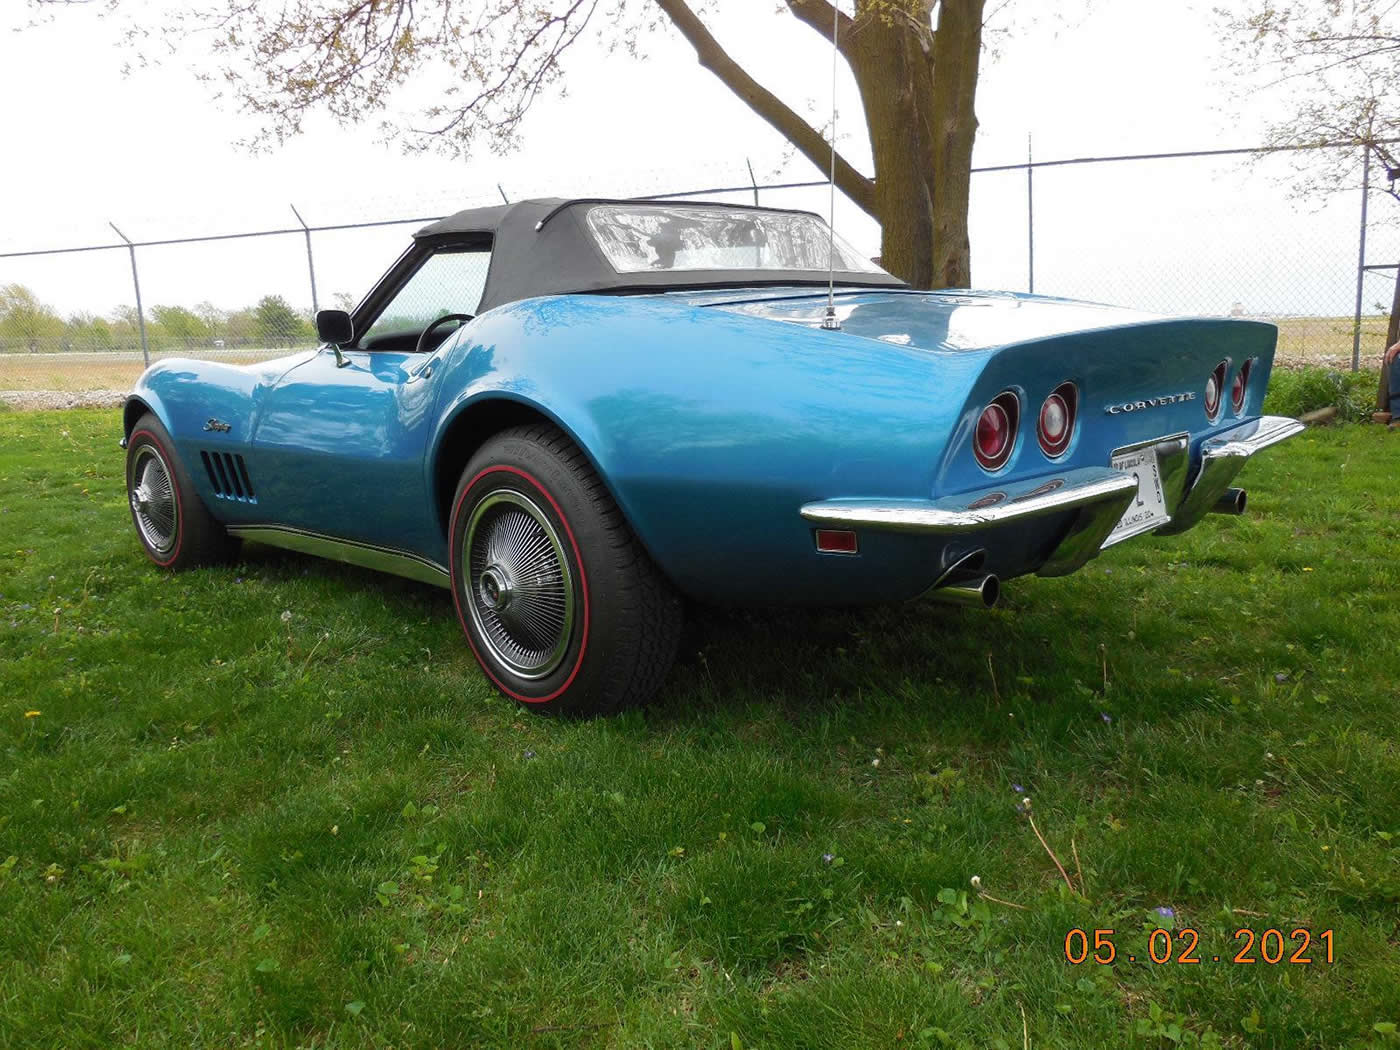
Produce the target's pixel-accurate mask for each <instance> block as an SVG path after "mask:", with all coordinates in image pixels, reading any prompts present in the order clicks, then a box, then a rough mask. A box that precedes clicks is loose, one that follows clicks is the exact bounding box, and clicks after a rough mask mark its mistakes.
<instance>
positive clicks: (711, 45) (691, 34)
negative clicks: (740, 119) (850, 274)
mask: <svg viewBox="0 0 1400 1050" xmlns="http://www.w3.org/2000/svg"><path fill="white" fill-rule="evenodd" d="M656 4H657V6H658V7H660V8H661V9H662V10H663V11H665V12H666V15H667V17H668V18H670V19H671V22H672V23H673V24H674V25H675V27H676V28H677V29H678V30H679V31H680V33H681V35H682V36H684V37H685V38H686V40H688V41H689V42H690V44H691V46H692V47H694V48H695V54H696V57H697V58H698V59H699V61H700V65H701V66H703V67H704V68H706V69H708V70H709V71H710V72H711V73H713V74H714V75H715V76H717V77H719V79H720V80H721V81H722V82H723V83H724V85H725V86H726V87H727V88H729V90H731V91H733V92H734V94H736V95H738V96H739V98H740V99H742V100H743V101H744V102H745V103H746V104H747V105H748V107H749V108H750V109H752V110H753V111H754V112H755V113H757V114H758V115H759V116H760V117H762V118H763V119H764V120H766V121H767V122H768V123H769V124H771V125H772V126H773V128H774V129H776V130H777V131H778V133H779V134H781V135H782V136H783V137H784V138H786V139H787V140H788V141H789V142H791V143H792V144H793V145H794V146H796V147H797V149H798V151H799V152H801V153H802V155H803V156H804V157H806V158H807V159H808V160H810V161H811V162H812V163H813V164H815V165H816V166H817V167H818V168H821V169H822V170H826V168H827V166H828V165H829V164H830V163H831V143H829V142H828V141H827V140H826V139H825V138H823V137H822V135H821V132H819V131H817V129H816V128H814V127H812V126H811V125H810V124H808V123H807V121H805V120H803V119H802V117H801V116H800V115H799V114H798V113H797V111H796V110H794V109H793V108H792V107H791V106H789V105H788V104H787V103H786V102H784V101H783V100H782V99H780V98H778V96H777V95H775V94H773V92H771V91H769V90H768V89H767V88H765V87H764V86H763V85H762V84H760V83H759V82H758V81H756V80H754V78H753V77H751V76H750V75H749V74H748V73H747V72H746V71H745V70H744V69H743V68H742V67H741V66H740V65H739V63H737V62H735V61H734V60H733V59H732V58H730V57H729V54H728V52H726V51H725V50H724V48H723V47H721V46H720V44H719V41H717V40H716V39H715V38H714V36H713V35H712V34H711V33H710V31H709V30H708V29H707V28H705V25H704V23H702V22H701V21H700V19H699V18H698V17H697V16H696V14H695V12H694V11H692V10H691V9H690V7H689V6H687V5H686V3H685V2H684V0H656ZM836 185H837V187H838V188H840V190H841V192H842V193H844V194H846V196H848V197H850V198H851V200H853V201H855V202H856V204H858V205H860V207H861V208H862V209H863V210H864V211H866V212H867V213H869V214H870V215H873V216H875V217H876V218H878V217H879V216H878V215H876V210H875V182H874V180H873V179H870V178H867V177H866V176H865V175H862V174H861V173H860V172H859V171H858V170H857V169H856V168H855V166H854V165H852V164H851V163H850V162H849V161H848V160H846V158H844V157H842V156H841V155H840V154H837V157H836Z"/></svg>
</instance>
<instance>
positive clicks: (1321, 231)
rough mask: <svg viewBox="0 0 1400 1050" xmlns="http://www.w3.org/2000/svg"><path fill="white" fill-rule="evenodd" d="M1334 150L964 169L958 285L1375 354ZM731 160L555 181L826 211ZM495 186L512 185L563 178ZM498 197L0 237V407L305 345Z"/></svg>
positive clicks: (814, 194)
mask: <svg viewBox="0 0 1400 1050" xmlns="http://www.w3.org/2000/svg"><path fill="white" fill-rule="evenodd" d="M1334 148H1335V149H1345V150H1347V151H1349V153H1350V154H1354V156H1355V166H1356V171H1357V180H1356V185H1355V187H1354V188H1353V189H1352V190H1351V191H1349V192H1347V193H1346V194H1341V195H1330V196H1318V197H1312V198H1299V197H1297V196H1296V195H1295V194H1294V193H1293V192H1292V191H1291V190H1290V186H1292V185H1293V184H1294V183H1293V182H1292V181H1291V179H1292V175H1293V173H1294V172H1295V170H1296V168H1297V166H1298V165H1297V162H1296V161H1297V158H1296V157H1289V156H1287V155H1281V154H1278V153H1269V152H1266V151H1260V150H1249V149H1240V150H1216V151H1208V152H1203V153H1189V154H1182V153H1174V154H1157V155H1150V156H1133V157H1098V158H1071V159H1057V160H1050V161H1034V160H1031V159H1029V158H1028V160H1027V161H1026V162H1025V163H1021V164H1014V165H1004V166H995V167H989V168H981V169H979V170H977V172H976V173H975V175H974V178H973V192H972V205H971V212H970V226H971V232H972V243H973V274H974V276H975V279H976V284H977V286H978V287H982V288H1000V289H1008V290H1013V291H1034V292H1036V293H1041V294H1049V295H1059V296H1065V297H1068V298H1077V299H1088V300H1092V301H1097V302H1109V303H1117V304H1122V305H1128V306H1133V307H1136V308H1139V309H1144V310H1149V311H1155V312H1160V313H1166V314H1193V315H1209V316H1239V317H1250V318H1258V319H1263V320H1268V321H1271V322H1273V323H1275V324H1277V325H1278V326H1279V331H1280V340H1279V347H1280V360H1281V361H1282V362H1284V363H1286V364H1296V363H1315V364H1322V365H1326V366H1330V367H1334V368H1351V367H1354V366H1355V365H1356V364H1362V365H1373V364H1374V362H1375V361H1376V360H1378V359H1379V355H1380V354H1381V352H1382V351H1383V349H1384V343H1385V333H1386V326H1387V315H1388V313H1389V310H1390V304H1391V300H1392V296H1393V292H1394V281H1395V274H1396V271H1395V268H1394V266H1388V265H1386V264H1388V263H1390V262H1391V261H1392V260H1395V259H1397V258H1400V223H1397V219H1400V202H1397V201H1396V200H1395V199H1393V198H1392V197H1390V196H1387V195H1385V194H1384V193H1383V192H1381V191H1382V189H1383V187H1382V186H1380V185H1369V186H1368V187H1367V189H1368V190H1369V191H1370V196H1371V200H1372V207H1371V209H1370V213H1369V216H1368V217H1367V222H1366V225H1365V230H1366V236H1367V244H1366V248H1365V253H1364V254H1359V248H1360V244H1359V242H1360V240H1361V233H1362V229H1363V225H1362V215H1361V201H1362V197H1363V189H1362V183H1363V164H1362V154H1361V150H1360V149H1359V148H1357V147H1334ZM735 167H736V168H737V170H738V171H740V172H743V173H744V174H743V176H742V177H741V178H739V179H735V180H734V181H733V182H730V183H728V184H719V185H711V186H704V187H698V188H695V189H690V190H684V191H679V192H676V191H672V192H665V193H660V194H657V193H648V192H647V191H648V190H649V189H654V186H653V187H647V186H628V187H619V186H617V185H612V186H610V187H603V186H587V187H584V186H577V185H575V186H571V187H569V189H570V190H571V191H572V192H575V193H578V194H580V195H582V194H583V193H586V192H593V193H599V194H600V195H607V194H609V193H611V194H612V195H629V196H633V195H635V196H643V195H646V196H666V197H677V198H706V199H717V200H733V201H740V202H744V203H754V202H758V203H761V204H767V205H773V206H777V207H792V208H806V209H809V210H812V211H816V212H818V213H821V214H825V212H826V210H827V206H828V202H827V188H826V184H825V182H824V181H821V180H809V181H789V182H768V183H759V182H757V181H756V180H755V179H754V178H753V176H752V166H751V165H749V164H747V163H745V164H744V165H742V166H738V165H736V166H735ZM1370 174H1371V173H1369V171H1367V173H1366V174H1365V178H1367V179H1369V178H1370ZM1379 174H1380V176H1381V180H1382V181H1383V180H1384V176H1385V174H1386V173H1379ZM649 178H651V179H655V180H656V182H657V183H658V184H664V183H663V180H661V179H660V178H659V177H658V176H656V175H654V174H653V175H652V176H650V177H649ZM672 185H673V186H674V185H675V183H674V182H673V183H672ZM1392 188H1393V187H1392ZM513 189H514V191H515V192H514V196H515V197H518V198H523V197H529V196H547V195H552V194H557V193H558V192H559V191H560V189H561V187H558V186H543V185H542V186H540V187H515V188H513ZM505 197H506V191H505V190H503V189H501V188H499V187H496V188H494V192H493V193H492V195H491V196H489V197H488V196H485V195H481V194H478V195H476V199H471V197H470V195H468V199H462V200H450V199H449V195H447V194H444V193H437V194H435V195H433V196H431V197H430V196H426V195H425V196H424V197H423V198H422V199H420V200H418V201H412V202H407V203H404V202H398V203H400V204H402V205H403V210H402V211H401V212H400V213H399V215H400V217H389V218H385V217H382V216H372V215H367V216H363V217H362V218H356V219H354V220H352V221H344V222H339V223H330V224H308V223H307V222H305V221H304V220H303V219H302V214H303V211H302V210H299V209H297V208H296V207H295V206H293V207H292V208H291V209H289V211H288V213H287V219H288V220H289V221H287V222H285V223H281V224H278V223H270V224H268V226H267V227H266V228H263V229H257V230H248V231H244V232H228V231H219V232H217V233H210V234H207V235H204V234H197V235H189V236H176V237H166V238H162V239H154V240H140V239H128V238H127V236H126V234H125V233H124V232H123V231H122V230H121V229H118V228H117V227H116V226H113V227H112V232H113V236H112V237H111V238H110V239H109V240H107V241H105V242H103V243H96V244H88V245H77V246H71V247H69V246H58V245H52V246H17V245H16V246H12V245H6V244H3V243H0V400H3V401H6V402H9V403H10V404H14V405H27V406H39V407H47V406H58V405H64V404H74V403H93V402H108V401H112V400H115V399H117V398H119V397H120V396H121V395H122V394H124V393H125V391H126V390H128V389H129V388H130V387H131V385H132V383H133V382H134V381H135V379H136V378H137V376H138V375H139V374H140V372H141V371H142V369H143V368H144V367H145V366H146V364H147V362H148V361H155V360H158V359H160V358H162V357H168V356H180V357H198V358H209V359H219V360H225V361H229V362H235V363H247V362H254V361H259V360H265V359H268V358H271V357H275V356H279V355H282V354H285V353H287V352H288V351H289V350H294V349H297V348H301V347H309V346H314V345H315V333H314V329H313V325H312V317H313V315H314V311H315V309H316V308H318V307H331V306H336V307H342V308H349V307H350V306H351V305H353V302H354V301H355V300H356V299H358V297H359V295H360V294H362V293H363V292H364V291H365V290H367V289H368V288H369V287H370V285H371V284H372V283H373V281H374V280H375V279H376V278H377V277H378V276H379V275H380V274H381V273H382V272H383V271H384V270H385V269H387V268H388V266H389V264H390V263H391V262H392V261H393V260H394V259H395V258H396V257H397V256H398V255H399V253H400V252H401V251H402V250H403V249H404V247H406V245H407V243H408V237H409V235H410V234H411V232H412V231H413V230H414V229H415V228H417V227H418V226H421V225H424V224H426V223H428V222H430V221H432V220H433V219H435V218H437V217H439V216H440V215H441V214H445V213H447V212H449V211H452V210H455V209H456V208H459V207H467V206H473V205H479V204H488V203H496V202H499V201H500V200H502V199H504V198H505ZM380 206H383V205H382V204H381V205H380ZM837 226H838V228H839V229H840V230H841V232H842V234H843V236H845V237H846V238H847V239H848V240H851V241H853V242H854V243H855V244H856V245H857V246H858V247H860V248H862V249H864V250H867V251H869V252H870V253H871V254H872V255H874V254H875V253H876V252H877V251H878V244H879V231H878V228H877V227H876V226H875V224H874V223H873V222H872V221H871V220H870V219H869V218H868V217H867V216H865V215H864V214H862V213H860V212H859V211H858V210H857V209H855V208H854V206H853V205H851V204H849V202H846V201H842V202H841V204H840V206H839V208H838V212H837ZM1370 260H1379V262H1376V263H1372V262H1370ZM114 302H115V303H117V305H116V306H115V307H113V306H112V305H111V304H112V303H114Z"/></svg>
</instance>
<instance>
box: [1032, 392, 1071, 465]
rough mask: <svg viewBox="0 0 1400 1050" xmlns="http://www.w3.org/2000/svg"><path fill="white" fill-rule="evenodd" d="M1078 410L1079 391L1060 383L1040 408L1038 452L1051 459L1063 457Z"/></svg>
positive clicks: (1037, 429)
mask: <svg viewBox="0 0 1400 1050" xmlns="http://www.w3.org/2000/svg"><path fill="white" fill-rule="evenodd" d="M1078 408H1079V391H1078V389H1076V387H1075V385H1074V384H1073V383H1061V384H1060V385H1059V386H1057V387H1056V388H1055V389H1054V390H1053V391H1052V392H1051V394H1050V396H1049V397H1047V398H1046V399H1045V402H1044V404H1042V405H1041V406H1040V421H1039V423H1038V425H1037V426H1036V436H1037V437H1038V438H1039V439H1040V450H1041V451H1042V452H1044V453H1045V454H1046V455H1047V456H1049V457H1050V458H1051V459H1055V458H1057V457H1059V456H1062V455H1064V452H1065V449H1067V448H1069V439H1070V438H1071V437H1073V436H1074V422H1075V415H1076V412H1077V410H1078Z"/></svg>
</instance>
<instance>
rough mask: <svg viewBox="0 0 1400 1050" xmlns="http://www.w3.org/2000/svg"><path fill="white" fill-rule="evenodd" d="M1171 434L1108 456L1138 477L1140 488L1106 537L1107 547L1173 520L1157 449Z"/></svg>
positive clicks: (1118, 467) (1119, 468)
mask: <svg viewBox="0 0 1400 1050" xmlns="http://www.w3.org/2000/svg"><path fill="white" fill-rule="evenodd" d="M1168 440H1170V439H1169V438H1159V439H1158V440H1156V441H1151V442H1146V443H1144V444H1141V445H1135V446H1133V447H1131V448H1124V449H1119V450H1118V451H1117V452H1115V453H1113V455H1112V456H1111V457H1110V458H1109V466H1111V467H1112V468H1113V469H1114V470H1117V471H1121V472H1122V473H1124V474H1131V475H1133V476H1134V477H1136V478H1137V483H1138V491H1137V495H1136V496H1134V497H1133V502H1132V503H1130V504H1128V509H1127V510H1125V511H1124V512H1123V516H1122V517H1121V518H1119V519H1118V524H1117V525H1115V526H1113V531H1112V532H1110V533H1109V534H1108V538H1107V539H1106V540H1104V541H1103V546H1104V547H1105V548H1108V547H1112V546H1113V545H1114V544H1115V543H1122V542H1123V541H1124V540H1130V539H1132V538H1133V537H1134V536H1141V535H1142V534H1143V533H1144V532H1151V531H1152V530H1153V529H1157V528H1160V527H1161V526H1163V525H1165V524H1166V523H1167V522H1169V521H1171V513H1170V512H1169V511H1168V510H1167V494H1166V489H1165V488H1164V487H1163V485H1162V464H1161V459H1160V457H1159V456H1158V455H1157V449H1158V448H1159V446H1160V445H1161V444H1162V442H1164V441H1168Z"/></svg>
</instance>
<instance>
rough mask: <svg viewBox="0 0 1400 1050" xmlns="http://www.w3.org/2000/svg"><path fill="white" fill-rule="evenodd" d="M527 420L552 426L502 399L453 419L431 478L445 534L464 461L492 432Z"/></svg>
mask: <svg viewBox="0 0 1400 1050" xmlns="http://www.w3.org/2000/svg"><path fill="white" fill-rule="evenodd" d="M530 423H549V424H551V425H553V423H554V421H553V420H551V419H550V418H549V417H548V416H546V415H545V414H544V413H542V412H539V411H536V410H535V409H533V408H531V407H530V406H529V405H523V404H521V403H520V402H519V401H508V400H505V399H503V398H497V399H494V400H491V401H483V402H481V403H479V404H477V405H474V406H472V407H471V408H469V409H467V410H466V411H464V412H462V413H461V414H460V415H459V416H458V417H457V418H456V419H454V420H453V421H452V423H451V425H450V426H449V427H448V430H447V433H446V434H444V435H443V438H442V443H441V444H440V445H439V446H438V454H437V463H436V467H435V469H434V477H433V491H434V494H435V496H436V503H437V512H438V525H439V527H440V528H441V529H442V534H443V535H444V536H446V535H447V527H448V525H449V523H450V521H451V518H452V497H453V496H454V495H456V492H457V483H458V482H459V481H460V480H461V479H462V470H463V468H464V467H466V465H467V461H468V460H469V459H471V458H472V456H473V455H474V454H475V453H476V450H477V449H479V448H480V447H481V446H482V445H483V444H485V442H486V440H487V439H488V438H489V437H491V435H493V434H498V433H500V432H501V431H502V430H507V429H509V428H510V427H517V426H525V425H528V424H530Z"/></svg>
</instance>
